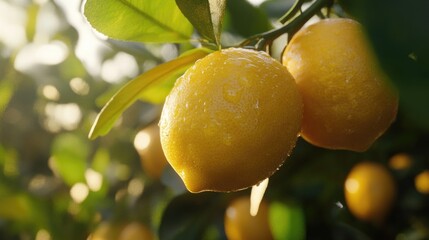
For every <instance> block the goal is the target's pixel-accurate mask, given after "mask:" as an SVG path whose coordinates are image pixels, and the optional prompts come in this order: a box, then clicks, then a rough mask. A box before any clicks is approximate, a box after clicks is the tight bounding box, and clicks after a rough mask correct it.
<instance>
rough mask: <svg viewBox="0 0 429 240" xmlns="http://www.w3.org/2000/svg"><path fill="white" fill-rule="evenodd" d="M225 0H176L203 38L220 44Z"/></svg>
mask: <svg viewBox="0 0 429 240" xmlns="http://www.w3.org/2000/svg"><path fill="white" fill-rule="evenodd" d="M225 2H226V1H225V0H192V1H189V0H176V3H177V5H178V6H179V8H180V10H181V11H182V12H183V14H184V15H185V16H186V17H187V18H188V19H189V21H190V22H191V23H192V25H194V27H195V28H196V29H197V30H198V32H199V33H200V34H201V36H202V37H203V38H206V39H208V40H209V41H211V42H215V43H216V44H217V45H220V35H221V30H222V19H223V16H224V13H225V5H226V4H225Z"/></svg>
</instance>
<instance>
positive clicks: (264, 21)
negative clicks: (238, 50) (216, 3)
mask: <svg viewBox="0 0 429 240" xmlns="http://www.w3.org/2000/svg"><path fill="white" fill-rule="evenodd" d="M226 8H227V11H228V13H229V15H228V16H229V21H230V24H231V27H232V28H233V31H235V32H237V33H238V34H240V35H241V36H243V37H250V36H252V35H254V34H258V33H261V32H265V31H268V30H270V29H272V28H273V27H272V25H271V22H270V20H269V19H268V16H267V15H266V14H265V12H263V11H262V10H261V9H259V8H256V7H254V6H253V5H252V4H250V3H249V2H248V1H246V0H234V1H228V2H227V5H226Z"/></svg>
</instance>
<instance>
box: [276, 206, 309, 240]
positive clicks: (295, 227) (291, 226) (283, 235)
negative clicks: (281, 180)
mask: <svg viewBox="0 0 429 240" xmlns="http://www.w3.org/2000/svg"><path fill="white" fill-rule="evenodd" d="M269 221H270V227H271V231H272V233H273V236H274V238H275V239H276V240H282V239H285V240H287V239H294V240H300V239H305V216H304V212H303V209H302V208H301V206H299V205H298V204H296V203H291V202H288V203H283V202H272V203H271V204H270V209H269Z"/></svg>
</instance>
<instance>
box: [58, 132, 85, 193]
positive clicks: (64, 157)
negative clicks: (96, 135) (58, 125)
mask: <svg viewBox="0 0 429 240" xmlns="http://www.w3.org/2000/svg"><path fill="white" fill-rule="evenodd" d="M88 150H89V149H88V142H87V140H86V139H83V138H81V137H79V136H78V135H76V134H72V133H64V134H61V135H58V136H57V137H56V138H55V139H54V142H53V144H52V150H51V153H52V161H53V164H54V169H55V171H56V173H57V174H58V175H59V176H60V177H61V178H62V179H63V180H64V182H65V183H67V184H68V185H70V186H71V185H73V184H75V183H77V182H84V181H85V170H86V158H87V156H88Z"/></svg>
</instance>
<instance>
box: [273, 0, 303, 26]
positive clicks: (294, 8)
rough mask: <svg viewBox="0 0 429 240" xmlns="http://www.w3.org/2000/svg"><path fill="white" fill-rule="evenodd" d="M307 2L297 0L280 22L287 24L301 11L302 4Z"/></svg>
mask: <svg viewBox="0 0 429 240" xmlns="http://www.w3.org/2000/svg"><path fill="white" fill-rule="evenodd" d="M304 2H305V0H296V1H295V3H294V4H293V5H292V7H291V8H290V9H289V11H287V12H286V13H285V14H284V15H283V16H282V17H281V18H280V19H279V22H281V23H282V24H285V23H286V22H287V21H288V20H289V19H291V18H292V17H294V16H295V15H296V14H297V12H298V11H300V10H301V7H302V4H304Z"/></svg>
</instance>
